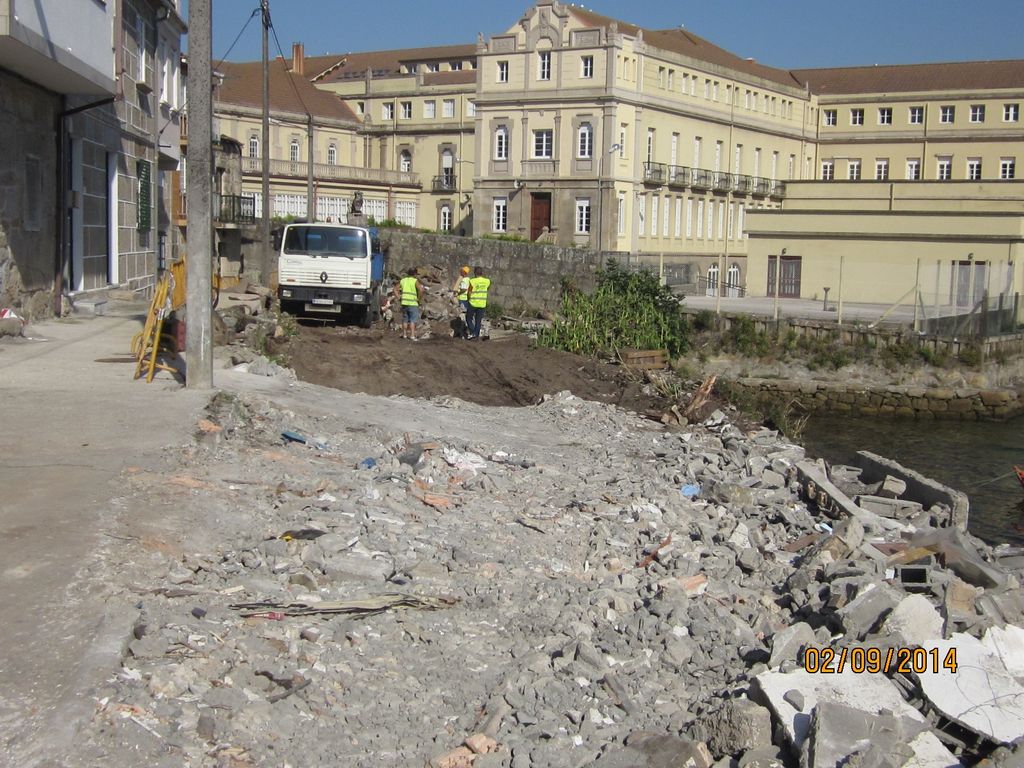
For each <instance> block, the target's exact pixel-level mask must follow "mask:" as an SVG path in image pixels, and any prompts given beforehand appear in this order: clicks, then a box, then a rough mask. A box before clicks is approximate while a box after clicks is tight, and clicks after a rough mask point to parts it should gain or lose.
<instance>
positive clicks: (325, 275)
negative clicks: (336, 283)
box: [320, 272, 327, 283]
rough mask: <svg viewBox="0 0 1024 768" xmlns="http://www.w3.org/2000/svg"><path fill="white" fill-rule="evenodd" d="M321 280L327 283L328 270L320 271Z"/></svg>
mask: <svg viewBox="0 0 1024 768" xmlns="http://www.w3.org/2000/svg"><path fill="white" fill-rule="evenodd" d="M320 282H321V283H326V282H327V273H326V272H321V273H320Z"/></svg>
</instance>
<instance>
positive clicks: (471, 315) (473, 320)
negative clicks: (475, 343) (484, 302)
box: [466, 307, 487, 339]
mask: <svg viewBox="0 0 1024 768" xmlns="http://www.w3.org/2000/svg"><path fill="white" fill-rule="evenodd" d="M486 311H487V310H486V309H485V308H484V307H470V308H469V311H468V312H467V313H466V326H467V327H468V328H469V338H471V339H477V338H479V337H480V323H481V322H482V321H483V319H484V313H485V312H486Z"/></svg>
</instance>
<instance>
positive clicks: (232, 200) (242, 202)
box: [171, 191, 256, 227]
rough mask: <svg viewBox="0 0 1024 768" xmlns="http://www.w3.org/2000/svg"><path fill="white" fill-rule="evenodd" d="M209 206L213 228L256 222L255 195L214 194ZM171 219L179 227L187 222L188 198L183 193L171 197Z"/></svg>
mask: <svg viewBox="0 0 1024 768" xmlns="http://www.w3.org/2000/svg"><path fill="white" fill-rule="evenodd" d="M210 205H211V209H212V211H211V212H212V214H213V223H214V225H215V226H220V227H234V226H240V225H243V224H254V223H255V222H256V197H255V195H221V194H218V193H216V192H214V193H213V195H212V196H211V199H210ZM171 218H172V219H173V220H174V223H175V224H176V225H178V226H180V227H183V226H185V225H186V224H187V222H188V197H187V196H186V194H185V192H184V191H181V192H178V193H177V194H175V195H173V196H172V197H171Z"/></svg>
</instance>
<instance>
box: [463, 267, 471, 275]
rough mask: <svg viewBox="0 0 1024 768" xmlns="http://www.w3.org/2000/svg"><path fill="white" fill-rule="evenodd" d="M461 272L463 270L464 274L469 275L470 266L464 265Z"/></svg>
mask: <svg viewBox="0 0 1024 768" xmlns="http://www.w3.org/2000/svg"><path fill="white" fill-rule="evenodd" d="M461 272H462V274H464V275H468V274H469V267H463V268H462V270H461Z"/></svg>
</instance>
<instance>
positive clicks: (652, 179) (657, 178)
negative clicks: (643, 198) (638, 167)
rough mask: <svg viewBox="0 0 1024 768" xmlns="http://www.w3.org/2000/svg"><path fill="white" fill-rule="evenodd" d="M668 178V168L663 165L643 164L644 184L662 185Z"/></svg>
mask: <svg viewBox="0 0 1024 768" xmlns="http://www.w3.org/2000/svg"><path fill="white" fill-rule="evenodd" d="M666 178H668V166H666V165H665V164H664V163H651V162H647V163H644V184H664V183H665V179H666Z"/></svg>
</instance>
